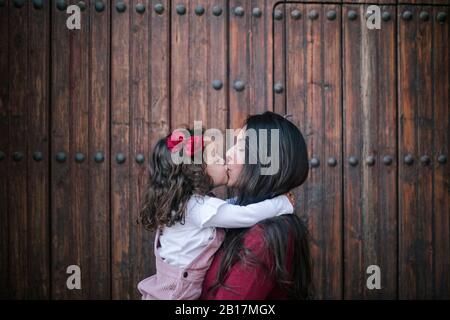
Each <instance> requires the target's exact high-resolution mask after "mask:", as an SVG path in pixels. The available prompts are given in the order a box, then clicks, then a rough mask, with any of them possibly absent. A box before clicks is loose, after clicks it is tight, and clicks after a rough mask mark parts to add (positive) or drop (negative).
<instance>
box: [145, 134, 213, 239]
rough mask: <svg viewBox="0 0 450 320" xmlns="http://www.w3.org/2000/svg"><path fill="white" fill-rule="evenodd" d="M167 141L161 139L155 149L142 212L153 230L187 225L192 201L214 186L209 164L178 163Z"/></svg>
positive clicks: (148, 225)
mask: <svg viewBox="0 0 450 320" xmlns="http://www.w3.org/2000/svg"><path fill="white" fill-rule="evenodd" d="M169 136H170V135H169ZM166 140H167V137H165V138H163V139H160V140H159V141H158V142H157V143H156V145H155V147H154V148H153V154H152V158H151V161H150V177H149V182H148V187H147V189H146V193H145V198H144V204H143V207H142V210H141V212H140V220H141V223H142V224H143V225H144V227H145V228H146V229H147V230H150V231H154V230H156V229H157V228H158V227H164V226H168V227H170V226H172V225H174V224H175V223H176V222H181V223H184V213H185V211H186V205H187V202H188V200H189V198H190V197H191V196H192V195H194V194H195V195H200V196H204V195H206V194H207V193H208V192H209V190H210V189H211V187H212V179H211V177H210V176H209V175H208V174H207V173H206V165H205V164H204V163H202V164H194V163H181V164H175V163H174V162H173V161H172V157H171V151H170V150H169V149H168V147H167V144H166ZM181 152H183V151H181Z"/></svg>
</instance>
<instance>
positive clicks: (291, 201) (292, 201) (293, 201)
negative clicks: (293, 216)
mask: <svg viewBox="0 0 450 320" xmlns="http://www.w3.org/2000/svg"><path fill="white" fill-rule="evenodd" d="M284 195H285V196H286V197H288V199H289V202H290V203H291V204H292V206H293V207H294V208H295V203H296V201H295V196H294V194H293V193H292V192H291V191H289V192H286V193H285V194H284Z"/></svg>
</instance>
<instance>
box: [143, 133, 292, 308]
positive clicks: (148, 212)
mask: <svg viewBox="0 0 450 320" xmlns="http://www.w3.org/2000/svg"><path fill="white" fill-rule="evenodd" d="M212 143H214V142H211V144H212ZM204 147H205V145H204V141H203V137H202V136H189V135H183V134H180V132H179V131H178V132H175V131H174V132H173V133H172V134H170V135H168V136H167V137H166V138H163V139H161V140H159V141H158V143H157V144H156V146H155V147H154V149H153V155H152V159H151V164H150V183H149V188H148V193H147V197H146V202H145V205H144V209H143V210H142V212H141V221H142V223H143V225H144V226H145V227H146V228H147V229H148V230H156V236H155V242H154V252H155V257H156V274H155V275H153V276H151V277H149V278H146V279H144V280H142V281H141V282H140V283H139V284H138V289H139V291H140V293H141V294H142V299H152V300H153V299H158V300H161V299H162V300H181V299H183V300H193V299H198V298H199V296H200V294H201V290H202V283H203V279H204V276H205V274H206V271H207V270H208V268H209V266H210V264H211V261H212V258H213V256H214V253H215V252H216V251H217V249H218V248H219V247H220V245H221V243H222V240H223V238H224V229H220V228H247V227H251V226H253V225H254V224H256V223H258V222H259V221H261V220H264V219H267V218H271V217H274V216H277V215H281V214H291V213H293V210H294V209H293V206H292V204H291V201H292V199H289V198H288V197H287V196H285V195H281V196H278V197H275V198H273V199H269V200H265V201H262V202H259V203H254V204H251V205H248V206H238V205H232V204H229V203H227V202H226V201H224V200H221V199H218V198H216V197H213V196H212V195H211V194H210V193H209V192H210V190H211V188H212V187H216V186H220V185H225V184H226V183H227V179H228V178H227V172H226V167H225V164H224V160H223V159H222V158H220V157H219V156H217V155H216V156H212V155H209V154H208V157H210V158H209V159H208V158H207V159H206V162H207V163H208V164H204V163H201V164H195V163H180V164H176V163H174V161H173V157H172V156H173V154H174V153H177V154H181V155H182V156H188V157H191V158H193V157H194V155H195V154H196V152H202V154H203V151H204ZM216 154H218V153H216Z"/></svg>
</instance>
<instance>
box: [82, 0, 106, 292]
mask: <svg viewBox="0 0 450 320" xmlns="http://www.w3.org/2000/svg"><path fill="white" fill-rule="evenodd" d="M94 4H95V1H92V0H91V1H89V3H88V8H89V9H88V10H87V12H86V14H85V15H84V16H83V18H84V21H85V20H88V19H89V20H90V30H91V32H90V53H89V54H90V64H89V77H90V78H89V83H90V86H89V128H88V131H89V142H88V155H89V157H88V158H87V160H86V162H87V163H88V166H89V178H90V179H89V202H88V212H89V216H88V217H89V218H88V220H89V225H90V229H89V238H88V240H89V243H88V248H90V254H92V255H93V257H95V259H93V258H92V257H91V258H90V259H88V260H87V261H86V262H85V264H88V272H89V274H88V277H89V278H87V279H85V281H89V283H92V284H95V285H94V286H92V287H91V289H92V290H91V292H90V295H89V296H90V298H92V299H109V298H111V243H110V228H111V225H110V218H111V217H110V189H109V188H110V180H109V179H110V166H109V159H110V158H111V156H110V126H111V124H110V87H109V85H110V75H111V73H110V62H111V61H110V45H111V28H110V22H111V21H110V18H111V11H110V10H111V7H110V6H108V5H106V6H105V9H104V11H102V12H97V11H96V10H95V8H94ZM98 153H101V155H102V156H103V157H104V159H103V160H100V157H99V156H100V155H97V154H98ZM96 156H98V157H97V158H98V160H97V161H96Z"/></svg>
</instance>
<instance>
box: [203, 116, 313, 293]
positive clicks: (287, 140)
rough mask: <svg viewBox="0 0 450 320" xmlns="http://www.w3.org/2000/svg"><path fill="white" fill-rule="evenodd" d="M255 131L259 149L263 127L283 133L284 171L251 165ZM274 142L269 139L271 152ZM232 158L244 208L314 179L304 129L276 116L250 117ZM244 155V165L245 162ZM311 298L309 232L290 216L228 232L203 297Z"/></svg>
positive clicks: (281, 159)
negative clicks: (247, 132) (267, 171)
mask: <svg viewBox="0 0 450 320" xmlns="http://www.w3.org/2000/svg"><path fill="white" fill-rule="evenodd" d="M249 129H253V130H255V131H256V135H257V137H258V142H259V143H258V144H257V146H258V149H259V148H260V147H261V142H262V141H261V140H264V139H262V137H261V136H260V134H261V133H260V132H261V131H260V129H266V130H268V132H270V130H271V129H278V130H279V150H278V151H279V152H278V153H279V170H278V171H277V172H276V173H275V174H273V175H262V174H261V171H262V169H264V167H265V166H264V165H263V164H262V163H261V162H262V161H261V159H260V158H259V156H258V157H257V161H256V163H254V162H253V164H252V163H249V161H248V159H249V156H251V155H249V151H250V150H251V146H253V144H250V143H249V139H248V138H245V135H244V133H245V130H249ZM268 135H269V136H270V133H269V134H268ZM260 138H261V139H260ZM273 142H274V141H272V140H271V139H269V141H268V143H269V146H268V147H267V149H268V150H271V143H273ZM228 154H229V158H228V160H229V163H230V164H228V175H229V180H228V186H229V187H232V188H233V190H234V192H235V195H236V198H235V200H236V203H237V204H240V205H246V204H249V203H253V202H257V201H261V200H262V199H266V198H271V197H275V196H277V195H280V194H284V193H286V192H288V191H289V190H291V189H293V188H295V187H298V186H300V185H301V184H302V183H303V182H304V181H305V180H306V178H307V176H308V171H309V166H308V154H307V149H306V144H305V140H304V138H303V136H302V134H301V132H300V130H299V129H298V128H297V127H296V126H295V125H294V124H292V123H291V122H290V121H288V120H287V119H285V118H284V117H282V116H280V115H278V114H275V113H273V112H265V113H263V114H261V115H253V116H250V117H249V118H248V119H247V121H246V123H245V126H244V128H243V129H242V130H241V133H240V134H239V136H238V141H237V143H236V145H235V146H234V147H233V148H232V149H231V150H229V152H228ZM271 156H273V155H271ZM243 157H245V159H246V161H245V163H244V164H242V161H240V160H242V158H243ZM310 297H311V266H310V255H309V247H308V241H307V231H306V228H305V226H304V225H303V223H302V221H301V220H300V219H299V218H298V217H297V216H296V215H285V216H278V217H275V218H271V219H267V220H264V221H262V222H260V223H258V224H257V225H255V226H253V227H252V228H249V229H234V230H228V231H227V234H226V238H225V241H224V242H223V244H222V247H221V249H220V250H219V251H218V252H217V253H216V255H215V257H214V260H213V262H212V264H211V267H210V269H209V270H208V273H207V274H206V277H205V280H204V283H203V291H202V296H201V299H217V300H238V299H244V300H262V299H267V300H269V299H307V298H310Z"/></svg>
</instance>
